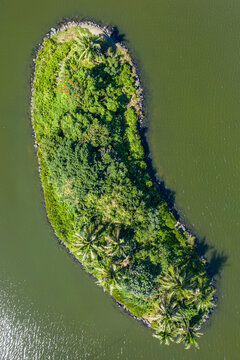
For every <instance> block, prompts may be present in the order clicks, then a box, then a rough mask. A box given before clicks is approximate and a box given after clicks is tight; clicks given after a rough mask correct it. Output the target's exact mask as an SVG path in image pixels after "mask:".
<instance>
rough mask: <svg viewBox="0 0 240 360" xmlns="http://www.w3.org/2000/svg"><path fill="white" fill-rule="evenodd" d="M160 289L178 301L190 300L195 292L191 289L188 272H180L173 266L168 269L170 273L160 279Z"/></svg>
mask: <svg viewBox="0 0 240 360" xmlns="http://www.w3.org/2000/svg"><path fill="white" fill-rule="evenodd" d="M158 282H159V283H160V287H161V288H162V289H163V290H166V291H167V292H168V295H169V297H172V296H176V297H177V299H178V300H180V301H182V300H183V299H190V298H191V297H192V295H193V291H192V290H191V289H190V288H189V287H190V277H189V276H187V274H186V271H185V270H182V271H180V270H179V269H178V268H174V267H173V265H170V266H169V267H168V272H167V273H166V274H165V275H161V276H159V278H158Z"/></svg>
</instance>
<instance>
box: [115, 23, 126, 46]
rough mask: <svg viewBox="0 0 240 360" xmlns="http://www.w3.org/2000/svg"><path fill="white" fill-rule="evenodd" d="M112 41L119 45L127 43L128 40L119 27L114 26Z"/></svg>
mask: <svg viewBox="0 0 240 360" xmlns="http://www.w3.org/2000/svg"><path fill="white" fill-rule="evenodd" d="M111 39H112V40H113V41H114V42H115V43H119V42H127V40H126V35H125V34H121V33H120V32H119V30H118V28H117V26H113V28H112V29H111Z"/></svg>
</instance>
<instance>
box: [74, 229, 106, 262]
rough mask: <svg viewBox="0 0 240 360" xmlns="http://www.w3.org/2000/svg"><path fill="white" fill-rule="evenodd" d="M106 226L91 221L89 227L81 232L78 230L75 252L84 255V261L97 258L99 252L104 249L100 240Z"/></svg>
mask: <svg viewBox="0 0 240 360" xmlns="http://www.w3.org/2000/svg"><path fill="white" fill-rule="evenodd" d="M105 227H106V225H105V226H103V225H96V224H94V223H90V224H89V226H88V228H87V227H84V228H83V230H82V232H81V233H80V234H79V233H77V232H76V233H75V237H77V238H78V240H77V241H76V242H75V243H74V245H73V247H72V251H73V253H74V254H76V255H80V256H82V261H84V260H94V259H96V257H97V254H98V252H101V251H102V247H101V245H99V240H100V239H101V237H102V234H103V231H104V229H105Z"/></svg>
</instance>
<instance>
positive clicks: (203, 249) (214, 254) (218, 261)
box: [196, 237, 228, 278]
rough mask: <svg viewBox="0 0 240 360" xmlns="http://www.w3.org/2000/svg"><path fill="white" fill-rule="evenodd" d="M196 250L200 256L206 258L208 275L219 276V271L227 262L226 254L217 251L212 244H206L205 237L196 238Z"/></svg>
mask: <svg viewBox="0 0 240 360" xmlns="http://www.w3.org/2000/svg"><path fill="white" fill-rule="evenodd" d="M196 247H197V251H198V253H199V255H200V256H203V257H204V258H206V260H207V264H206V270H207V273H208V275H209V276H210V277H211V278H213V277H216V276H218V277H220V278H221V271H222V269H223V267H224V266H225V265H226V264H227V260H228V256H227V255H226V254H225V253H224V252H223V251H221V252H218V251H217V250H216V249H214V247H213V246H212V245H209V244H207V242H206V238H205V237H204V238H203V239H201V240H199V239H197V240H196Z"/></svg>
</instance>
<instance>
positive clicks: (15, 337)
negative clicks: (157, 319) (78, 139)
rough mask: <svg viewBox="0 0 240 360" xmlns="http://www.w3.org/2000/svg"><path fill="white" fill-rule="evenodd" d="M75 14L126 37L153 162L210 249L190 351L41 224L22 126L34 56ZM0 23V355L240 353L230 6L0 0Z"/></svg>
mask: <svg viewBox="0 0 240 360" xmlns="http://www.w3.org/2000/svg"><path fill="white" fill-rule="evenodd" d="M73 16H80V17H86V18H91V19H96V20H102V22H103V23H104V24H111V25H116V26H118V28H119V31H120V33H122V34H125V37H126V40H127V45H128V47H129V48H130V49H131V51H132V53H133V55H134V57H135V58H136V59H137V61H138V63H139V65H140V68H141V72H142V77H143V80H144V86H145V88H146V90H147V91H146V94H147V99H148V102H147V104H148V112H147V113H148V128H149V130H148V133H147V139H148V143H149V147H150V152H151V156H152V159H153V164H154V166H155V168H156V171H157V173H158V175H159V177H160V178H161V179H162V180H164V182H165V185H166V187H167V188H169V189H171V190H172V191H173V192H174V193H175V201H176V207H177V208H178V210H179V213H180V215H181V217H182V219H183V221H184V222H185V223H186V224H187V225H188V226H189V228H190V229H191V230H192V231H193V232H194V233H195V234H196V235H197V236H198V237H199V239H200V240H202V241H203V242H205V244H207V245H208V246H209V250H208V257H209V259H210V260H211V265H212V269H213V270H216V269H217V270H218V275H217V279H218V280H219V281H218V297H219V301H218V306H217V308H216V310H215V312H214V314H213V316H212V317H211V319H210V321H209V322H208V324H207V325H206V326H205V327H204V328H203V332H204V336H203V337H201V339H200V340H199V345H200V350H199V351H196V350H194V349H192V350H189V351H186V350H184V349H183V346H182V345H171V346H170V347H166V346H160V345H159V343H158V341H157V340H156V339H154V338H153V337H152V332H151V330H149V329H147V328H145V327H143V326H142V325H141V324H140V323H138V322H137V321H135V320H134V319H132V318H131V317H130V316H128V315H126V314H125V313H124V312H123V311H122V310H121V309H119V308H117V307H116V306H115V304H114V303H113V301H112V299H111V298H110V297H109V296H108V295H107V294H105V293H104V292H103V291H102V289H100V288H99V287H97V286H96V285H95V284H94V281H93V280H92V278H90V276H88V275H87V274H86V273H85V272H84V271H83V270H82V269H81V266H80V265H79V264H77V263H76V262H74V261H73V260H72V258H71V257H70V256H69V255H68V254H67V252H66V251H65V250H64V249H62V248H61V247H60V246H59V245H58V242H57V239H56V238H55V237H54V235H53V233H52V231H51V228H50V225H49V224H48V222H47V219H46V215H45V210H44V203H43V197H42V193H41V187H40V183H39V178H38V172H37V161H36V156H35V153H34V150H33V138H32V133H31V126H30V122H29V95H30V94H29V78H30V73H31V64H32V62H31V59H32V50H33V48H34V47H35V46H36V45H37V43H38V42H39V41H40V40H41V38H42V37H43V36H44V34H45V33H46V32H47V31H48V30H49V29H50V27H52V26H54V25H55V24H56V23H57V22H58V21H60V20H61V19H62V18H63V17H73ZM0 28H1V30H0V34H1V35H0V38H1V42H0V49H1V57H0V63H1V65H0V69H1V70H0V71H1V77H0V79H1V87H0V109H1V111H0V163H1V178H0V182H1V186H0V231H1V242H0V359H1V360H2V359H3V360H40V359H41V360H47V359H49V360H55V359H56V360H67V359H73V360H78V359H79V360H85V359H86V360H95V359H96V360H97V359H99V360H103V359H104V360H105V359H106V360H113V359H114V360H115V359H116V360H117V359H119V360H140V359H147V360H158V359H159V360H183V359H184V360H193V359H194V360H202V359H204V360H239V359H240V355H239V350H240V341H239V340H240V305H239V298H240V287H239V283H238V280H239V277H240V261H239V259H240V241H239V238H240V216H239V213H240V211H239V202H240V192H239V184H240V165H239V158H240V141H239V139H240V97H239V95H240V61H239V59H240V56H239V55H240V2H239V1H237V0H230V1H226V0H225V1H223V0H201V1H199V0H198V1H197V0H192V1H189V0H188V1H187V0H181V1H180V0H171V1H170V0H158V1H156V0H148V1H145V0H138V1H137V0H134V1H127V0H121V1H116V0H115V1H114V0H111V1H110V0H102V1H99V0H91V1H89V0H88V1H87V0H68V1H66V0H65V1H62V0H58V1H53V0H42V1H32V0H31V1H30V0H22V1H16V0H1V1H0ZM213 270H212V271H213Z"/></svg>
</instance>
